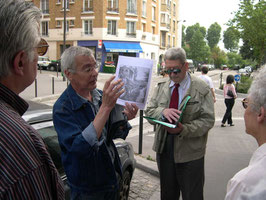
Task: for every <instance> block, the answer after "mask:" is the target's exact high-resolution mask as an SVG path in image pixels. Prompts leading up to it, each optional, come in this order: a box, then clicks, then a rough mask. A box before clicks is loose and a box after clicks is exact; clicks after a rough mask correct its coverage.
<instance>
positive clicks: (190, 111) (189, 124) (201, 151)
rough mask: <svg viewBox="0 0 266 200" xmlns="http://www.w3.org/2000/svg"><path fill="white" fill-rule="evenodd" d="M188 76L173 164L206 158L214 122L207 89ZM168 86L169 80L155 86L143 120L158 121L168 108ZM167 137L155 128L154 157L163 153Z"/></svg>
mask: <svg viewBox="0 0 266 200" xmlns="http://www.w3.org/2000/svg"><path fill="white" fill-rule="evenodd" d="M190 76H191V84H190V87H189V89H188V90H187V93H186V94H185V96H184V98H183V100H182V102H181V104H180V110H181V109H182V107H183V105H184V103H185V99H186V97H187V96H191V99H190V100H189V101H188V103H187V106H186V109H185V111H184V114H183V117H182V120H181V123H182V124H183V126H184V129H183V130H182V132H181V133H180V134H178V135H176V136H175V137H174V138H175V139H174V151H175V152H174V159H175V163H183V162H188V161H192V160H196V159H199V158H202V157H203V156H204V155H205V150H206V143H207V138H208V131H209V130H210V129H211V128H212V127H213V125H214V122H215V116H214V103H213V98H212V94H211V90H210V88H209V86H208V85H207V84H206V83H205V82H204V81H202V80H201V79H199V78H198V77H196V76H193V75H190ZM169 84H170V79H169V80H168V81H164V82H160V83H158V85H157V87H156V88H155V90H154V93H153V95H152V98H151V100H150V102H149V105H148V107H147V109H146V110H145V115H146V116H149V117H152V118H156V119H160V118H161V117H162V112H163V110H164V109H165V108H169V103H170V98H171V88H170V87H169ZM150 123H151V122H150ZM166 136H167V132H166V130H165V129H164V126H162V125H157V126H156V132H155V139H154V144H153V150H154V151H156V152H157V153H162V151H163V148H164V144H165V141H166Z"/></svg>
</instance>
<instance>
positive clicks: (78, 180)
mask: <svg viewBox="0 0 266 200" xmlns="http://www.w3.org/2000/svg"><path fill="white" fill-rule="evenodd" d="M61 67H62V70H63V72H64V74H65V75H66V78H67V79H68V80H69V81H70V84H69V85H68V87H67V89H66V90H65V91H64V92H63V93H62V95H61V96H60V97H59V99H58V100H57V101H56V103H55V104H54V108H53V121H54V126H55V129H56V131H57V134H58V140H59V144H60V147H61V150H62V162H63V166H64V169H65V172H66V175H67V178H68V182H69V185H70V188H71V199H87V200H90V199H95V200H96V199H97V200H103V199H106V200H113V199H116V198H117V195H118V181H117V175H120V176H122V172H121V163H120V158H119V156H118V152H117V149H116V147H115V145H114V143H113V141H112V139H113V137H110V136H111V135H110V134H111V133H112V132H110V130H115V131H116V133H115V137H117V135H116V134H119V136H120V137H122V138H124V139H125V138H126V136H127V134H128V132H129V129H130V128H131V126H130V125H129V124H128V122H127V119H128V120H130V119H133V118H134V117H135V116H136V114H137V112H138V107H137V106H136V105H135V104H129V103H126V106H125V108H123V109H124V111H123V114H122V112H121V111H120V112H118V111H119V108H118V107H117V106H116V105H115V104H116V101H117V99H118V97H119V96H120V95H121V94H123V93H124V89H121V88H122V87H123V85H124V84H123V82H122V80H121V79H118V80H116V81H114V78H115V77H114V76H113V77H111V78H110V79H109V80H107V81H106V83H105V85H104V88H103V91H101V90H98V89H96V86H97V77H98V71H97V67H98V66H97V64H96V60H95V58H94V56H93V53H92V51H91V50H90V49H88V48H85V47H79V46H72V47H70V48H68V49H67V50H65V52H64V53H63V55H62V57H61ZM114 108H115V110H114ZM120 108H121V107H120ZM113 111H115V112H113ZM113 114H114V115H113ZM118 117H119V118H120V119H121V120H120V121H118ZM118 122H122V123H120V124H119V123H118ZM113 124H114V125H115V126H113ZM116 127H117V128H116Z"/></svg>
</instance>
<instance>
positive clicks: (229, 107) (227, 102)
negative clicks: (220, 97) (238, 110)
mask: <svg viewBox="0 0 266 200" xmlns="http://www.w3.org/2000/svg"><path fill="white" fill-rule="evenodd" d="M224 103H225V105H226V111H225V114H224V117H223V120H222V123H223V124H225V123H226V121H227V123H228V124H232V123H233V120H232V109H233V106H234V104H235V99H234V98H232V99H225V100H224Z"/></svg>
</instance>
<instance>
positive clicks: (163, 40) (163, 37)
mask: <svg viewBox="0 0 266 200" xmlns="http://www.w3.org/2000/svg"><path fill="white" fill-rule="evenodd" d="M161 33H162V47H165V42H166V33H165V32H161Z"/></svg>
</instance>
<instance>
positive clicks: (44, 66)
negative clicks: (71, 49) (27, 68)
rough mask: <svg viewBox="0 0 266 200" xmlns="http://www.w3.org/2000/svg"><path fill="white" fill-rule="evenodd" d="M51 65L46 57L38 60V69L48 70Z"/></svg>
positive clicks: (40, 57)
mask: <svg viewBox="0 0 266 200" xmlns="http://www.w3.org/2000/svg"><path fill="white" fill-rule="evenodd" d="M50 64H51V61H50V60H49V58H48V57H45V56H39V58H38V63H37V65H38V69H47V68H48V66H49V65H50Z"/></svg>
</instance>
